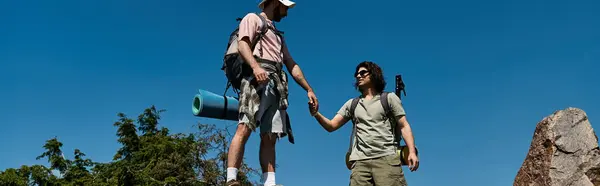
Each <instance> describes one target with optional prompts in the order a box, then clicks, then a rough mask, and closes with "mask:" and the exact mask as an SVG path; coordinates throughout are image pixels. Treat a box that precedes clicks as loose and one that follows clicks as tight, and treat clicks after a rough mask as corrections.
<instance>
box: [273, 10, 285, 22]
mask: <svg viewBox="0 0 600 186" xmlns="http://www.w3.org/2000/svg"><path fill="white" fill-rule="evenodd" d="M281 18H283V16H281V12H280V11H275V13H274V14H273V21H275V22H279V21H281Z"/></svg>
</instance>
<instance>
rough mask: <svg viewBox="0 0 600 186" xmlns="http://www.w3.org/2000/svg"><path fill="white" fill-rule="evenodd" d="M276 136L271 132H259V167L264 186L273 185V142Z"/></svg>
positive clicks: (275, 140)
mask: <svg viewBox="0 0 600 186" xmlns="http://www.w3.org/2000/svg"><path fill="white" fill-rule="evenodd" d="M276 142H277V136H275V134H272V133H263V134H261V139H260V150H259V158H260V167H261V168H262V172H263V181H264V183H265V186H272V185H275V143H276Z"/></svg>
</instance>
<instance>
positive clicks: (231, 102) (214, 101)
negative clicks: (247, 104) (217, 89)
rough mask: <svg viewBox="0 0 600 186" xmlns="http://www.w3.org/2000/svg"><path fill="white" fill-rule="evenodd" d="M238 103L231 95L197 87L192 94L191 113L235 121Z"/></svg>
mask: <svg viewBox="0 0 600 186" xmlns="http://www.w3.org/2000/svg"><path fill="white" fill-rule="evenodd" d="M238 104H239V101H238V100H237V99H235V98H233V97H230V96H223V95H218V94H215V93H212V92H210V91H206V90H202V89H199V90H198V94H196V95H195V96H194V101H193V104H192V113H193V114H194V116H198V117H206V118H213V119H223V120H232V121H237V120H238Z"/></svg>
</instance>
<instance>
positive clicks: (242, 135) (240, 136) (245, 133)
mask: <svg viewBox="0 0 600 186" xmlns="http://www.w3.org/2000/svg"><path fill="white" fill-rule="evenodd" d="M251 133H252V130H250V128H248V126H246V124H244V123H240V124H238V126H237V129H236V130H235V136H234V138H235V139H236V140H241V141H242V142H245V141H246V140H248V137H250V134H251Z"/></svg>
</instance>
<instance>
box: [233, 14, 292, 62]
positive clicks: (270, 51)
mask: <svg viewBox="0 0 600 186" xmlns="http://www.w3.org/2000/svg"><path fill="white" fill-rule="evenodd" d="M258 16H260V15H258V14H256V13H249V14H246V16H244V18H242V21H241V22H240V25H239V29H240V30H239V31H238V41H240V40H242V38H244V37H248V38H249V39H250V42H252V41H253V40H254V37H256V36H257V35H258V33H259V32H260V28H261V26H262V21H261V20H260V17H258ZM264 18H265V20H266V21H267V26H269V27H272V28H275V27H274V26H275V25H273V21H271V20H269V19H268V18H267V17H264ZM261 49H262V52H263V55H262V56H260V50H261ZM253 54H254V55H255V56H258V57H260V58H262V59H266V60H270V61H275V62H280V63H281V62H283V61H284V59H289V58H291V57H290V55H289V52H288V50H287V46H286V45H285V41H284V39H283V38H282V37H279V36H278V35H276V34H275V32H274V31H273V30H271V29H268V30H267V33H266V34H265V35H264V36H263V38H262V39H261V40H260V41H258V43H257V44H256V48H254V52H253Z"/></svg>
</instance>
